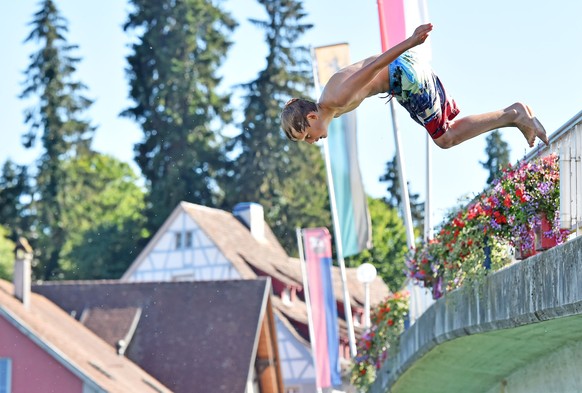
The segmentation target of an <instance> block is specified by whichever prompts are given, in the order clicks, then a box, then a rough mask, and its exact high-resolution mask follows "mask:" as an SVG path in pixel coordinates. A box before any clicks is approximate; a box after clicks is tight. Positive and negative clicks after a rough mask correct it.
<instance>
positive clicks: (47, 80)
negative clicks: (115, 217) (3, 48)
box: [21, 0, 94, 279]
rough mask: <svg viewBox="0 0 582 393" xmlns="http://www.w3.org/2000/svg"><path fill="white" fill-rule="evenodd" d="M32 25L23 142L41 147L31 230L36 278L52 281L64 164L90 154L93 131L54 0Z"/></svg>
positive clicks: (60, 235) (60, 236)
mask: <svg viewBox="0 0 582 393" xmlns="http://www.w3.org/2000/svg"><path fill="white" fill-rule="evenodd" d="M31 25H32V31H31V33H30V35H29V36H28V37H27V38H26V42H34V43H37V44H38V45H39V47H40V48H39V50H38V51H37V52H36V53H33V54H32V55H31V56H30V60H31V63H30V65H29V66H28V68H27V69H26V72H25V75H26V81H25V83H24V90H23V92H22V95H21V98H23V99H33V98H36V99H37V102H36V103H35V104H33V105H32V106H31V107H30V109H28V110H27V111H26V112H25V122H26V124H27V125H28V126H29V131H28V132H27V133H26V134H25V135H24V138H23V143H24V146H25V147H32V146H33V145H34V144H35V142H36V140H37V138H38V137H39V136H40V139H41V144H42V148H43V153H42V155H41V157H40V159H39V160H38V168H37V172H36V173H35V174H34V180H35V181H34V187H35V191H36V193H35V195H34V201H35V203H34V205H33V209H34V213H35V217H36V220H35V222H34V223H33V224H32V225H33V226H34V229H35V231H36V233H37V234H38V240H37V241H36V242H34V243H36V245H35V247H34V248H35V250H36V252H37V257H38V258H39V260H40V263H39V264H38V265H37V269H36V273H37V275H38V276H39V277H41V278H44V279H50V278H54V277H53V274H54V272H55V271H57V270H58V268H59V254H60V251H61V249H62V247H63V245H64V244H65V242H66V236H67V229H66V228H65V227H64V225H63V220H62V218H63V214H64V211H63V209H62V205H61V204H60V201H59V199H58V198H59V195H62V189H63V182H64V181H65V180H66V178H67V173H66V171H65V170H64V168H63V161H64V160H66V159H67V158H70V157H75V156H76V155H79V154H85V153H87V152H88V150H89V148H90V144H91V140H92V136H93V132H94V128H93V127H92V126H91V125H90V124H89V122H88V121H86V120H84V119H83V118H82V114H83V112H84V111H85V110H87V109H88V108H89V107H90V105H91V104H92V102H91V100H89V99H87V98H86V97H84V96H83V95H82V92H83V90H84V89H85V86H84V85H83V84H82V83H79V82H78V81H76V80H75V79H74V77H73V75H74V73H75V71H76V64H77V63H78V61H79V58H76V57H73V56H72V55H71V52H72V51H73V50H74V49H76V46H74V45H70V44H69V43H68V42H67V40H66V33H67V21H66V20H65V19H64V18H63V17H62V16H61V15H60V13H59V11H58V10H57V8H56V6H55V4H54V2H53V1H52V0H44V1H42V2H41V3H40V10H39V11H38V12H37V13H36V14H34V17H33V20H32V22H31ZM31 240H32V239H31Z"/></svg>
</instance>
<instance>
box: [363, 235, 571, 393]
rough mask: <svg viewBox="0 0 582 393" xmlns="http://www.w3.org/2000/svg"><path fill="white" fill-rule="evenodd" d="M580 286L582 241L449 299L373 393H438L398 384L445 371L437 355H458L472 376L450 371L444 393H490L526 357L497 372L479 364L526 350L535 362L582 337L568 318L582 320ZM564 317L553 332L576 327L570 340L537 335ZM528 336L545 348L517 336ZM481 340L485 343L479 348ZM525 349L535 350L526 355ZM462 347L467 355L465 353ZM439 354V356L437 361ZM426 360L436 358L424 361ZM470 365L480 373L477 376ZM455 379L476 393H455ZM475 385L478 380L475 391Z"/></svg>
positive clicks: (408, 339) (412, 331)
mask: <svg viewBox="0 0 582 393" xmlns="http://www.w3.org/2000/svg"><path fill="white" fill-rule="evenodd" d="M580 284H582V238H577V239H574V240H572V241H570V242H568V243H566V244H563V245H561V246H558V247H555V248H553V249H551V250H548V251H545V252H543V253H540V254H538V255H536V256H534V257H531V258H529V259H527V260H525V261H521V262H519V263H516V264H514V265H512V266H510V267H507V268H505V269H503V270H501V271H498V272H496V273H494V274H492V275H491V276H489V277H488V278H487V279H486V280H485V281H484V282H483V283H482V284H481V285H479V286H478V287H476V288H461V289H459V290H457V291H454V292H452V293H450V294H448V295H446V296H445V297H444V298H441V299H439V300H438V301H437V302H436V303H435V304H434V305H433V306H432V307H430V308H429V309H428V310H427V311H426V312H425V313H424V314H423V315H422V316H421V317H420V318H419V319H418V320H417V321H416V323H415V324H414V325H413V326H411V327H410V328H409V329H408V330H407V331H406V332H404V333H403V335H402V337H401V342H400V348H399V352H398V354H397V355H392V356H391V357H390V358H389V359H388V361H387V362H386V363H385V364H384V366H383V367H382V368H381V369H380V370H379V372H378V376H377V379H376V382H375V383H374V385H373V386H372V387H371V389H370V392H373V393H377V392H382V393H384V392H394V393H396V392H409V391H410V392H413V391H416V392H420V391H426V392H428V391H430V392H436V391H437V390H438V389H432V388H430V386H431V385H430V384H431V383H433V382H434V381H432V382H431V381H430V380H428V381H426V382H427V384H428V385H426V386H427V387H428V388H427V389H426V390H419V389H421V388H422V384H420V385H419V384H416V385H415V386H414V387H413V386H410V385H411V384H401V383H398V382H399V380H400V379H405V380H407V381H411V380H415V373H418V377H422V378H425V377H426V373H427V372H428V370H431V371H430V372H432V373H435V372H437V371H438V370H439V369H440V367H442V365H440V366H438V367H437V364H435V362H437V363H438V362H439V361H440V360H438V359H439V356H440V358H443V359H444V358H446V356H447V351H448V350H449V351H454V352H455V354H456V355H455V356H457V358H458V357H459V356H462V357H463V359H464V360H463V361H464V362H465V363H466V364H464V365H459V366H458V367H457V369H458V371H459V372H461V371H462V372H463V373H464V374H467V372H468V371H469V374H470V375H465V376H461V375H459V376H457V375H456V374H455V370H452V371H451V370H449V369H448V366H447V370H446V371H447V373H448V375H449V376H448V379H447V381H449V382H450V383H449V382H447V387H446V389H443V390H442V391H446V392H454V391H465V392H467V391H471V392H479V391H483V392H486V391H487V390H488V389H489V388H490V387H491V386H492V384H494V383H495V382H496V381H498V379H499V378H501V377H503V376H507V375H509V374H511V373H512V372H513V371H515V369H516V367H518V366H523V362H524V361H527V359H525V358H520V357H519V356H515V359H516V360H515V361H507V362H505V363H504V366H503V367H501V368H499V367H498V368H496V369H495V372H485V371H482V369H483V366H487V365H486V364H483V363H484V362H483V360H482V359H486V358H490V357H491V356H493V354H494V353H495V356H503V353H504V349H503V348H506V350H505V352H506V353H507V354H509V355H511V353H512V351H520V350H523V351H524V353H525V352H527V353H528V354H529V355H532V356H533V355H534V354H535V353H536V352H535V351H538V354H539V353H541V352H540V351H542V352H543V351H546V352H547V351H548V350H549V348H557V347H558V346H560V345H562V344H563V343H562V342H561V341H560V340H564V342H567V340H573V339H582V318H574V319H573V318H564V317H575V316H582V285H580ZM559 318H564V319H563V320H560V321H557V322H554V323H552V324H551V325H547V326H551V327H552V329H554V330H559V326H558V325H559V323H564V324H567V327H568V328H569V327H571V326H574V328H573V329H571V330H572V333H571V336H563V337H560V335H558V334H556V336H555V337H554V336H553V335H552V334H553V332H554V330H551V331H550V332H549V333H548V332H547V329H544V331H546V333H547V334H546V335H545V336H544V334H542V333H543V331H542V333H540V331H539V329H540V327H543V326H542V325H539V324H543V323H544V322H545V321H553V320H555V319H559ZM578 324H579V327H577V326H578ZM537 325H539V326H537ZM520 327H521V329H519V328H520ZM534 328H535V329H534ZM515 329H518V330H515ZM564 329H566V325H564ZM501 330H503V331H502V332H499V331H501ZM568 331H570V330H568ZM577 331H580V333H577ZM497 333H499V334H497ZM516 333H519V334H516ZM528 334H530V335H534V334H535V337H538V338H537V339H538V340H542V342H539V343H535V344H536V345H533V346H532V343H531V342H530V343H527V342H524V340H523V339H521V340H520V339H519V336H520V335H522V336H526V335H528ZM540 334H542V335H541V336H540ZM578 334H580V337H578ZM472 336H474V339H475V341H473V342H471V341H469V340H468V339H469V338H471V339H472ZM574 336H575V337H574ZM532 337H533V336H532ZM540 337H541V338H540ZM544 337H545V338H544ZM545 339H547V340H550V339H551V340H553V341H552V342H551V345H549V343H548V345H545V343H544V342H543V340H545ZM499 340H502V341H503V345H504V347H503V348H498V347H497V346H498V345H497V344H498V342H499ZM455 341H458V342H456V343H454V342H455ZM477 342H479V343H480V344H479V345H475V344H476V343H477ZM461 343H462V344H463V345H460V344H461ZM453 344H454V345H453ZM526 345H529V346H530V347H531V348H528V349H527V350H524V348H525V346H526ZM481 347H482V348H481ZM464 348H466V349H467V351H470V352H468V353H464V352H463V351H464V350H465V349H464ZM435 351H436V352H435ZM439 351H440V352H439ZM487 351H490V352H491V353H488V352H487ZM437 352H439V353H441V355H439V356H435V355H436V354H437ZM429 354H430V355H431V356H427V355H429ZM480 359H481V360H480ZM441 360H442V359H441ZM449 360H450V359H449ZM447 364H448V363H447ZM471 367H473V368H476V370H475V372H474V373H472V372H471V370H473V368H471ZM453 368H454V367H453ZM444 372H445V370H443V373H444ZM423 373H424V374H423ZM479 376H482V378H479ZM416 379H419V378H416ZM455 379H458V380H459V383H458V385H459V389H460V387H461V386H462V389H469V388H470V389H471V390H456V388H455V386H456V385H455V382H454V380H455ZM471 379H473V380H474V385H475V387H474V388H473V387H472V382H471ZM403 385H409V386H403ZM433 387H434V386H433ZM411 389H416V390H411Z"/></svg>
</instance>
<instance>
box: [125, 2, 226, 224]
mask: <svg viewBox="0 0 582 393" xmlns="http://www.w3.org/2000/svg"><path fill="white" fill-rule="evenodd" d="M130 3H131V5H132V6H133V10H132V12H131V13H130V15H129V17H128V21H127V23H126V24H125V26H124V29H125V30H126V31H135V32H137V33H138V34H139V37H138V38H137V40H136V43H135V44H133V45H132V53H131V54H130V55H129V56H128V57H127V61H128V63H129V69H128V76H129V81H130V95H131V97H132V99H133V101H134V103H135V105H134V106H132V107H130V108H128V109H127V110H126V111H124V115H126V116H128V117H131V118H134V119H135V120H136V121H137V122H138V123H139V124H140V126H141V128H142V130H143V133H144V140H143V142H141V143H139V144H138V145H136V146H135V152H136V162H137V164H138V165H139V167H140V168H141V171H142V174H143V175H144V176H145V178H146V182H147V183H146V185H147V186H148V188H149V194H148V212H147V218H148V227H149V228H150V229H152V230H157V229H158V227H159V226H160V225H161V223H162V222H163V220H165V219H166V217H167V216H168V214H169V213H170V212H171V211H172V210H173V209H174V208H175V207H176V205H177V204H178V203H179V202H180V201H182V200H187V201H190V202H194V203H199V204H203V205H215V204H216V203H217V202H218V197H217V194H218V193H217V187H216V183H215V180H214V178H215V176H216V171H217V170H218V168H220V167H221V166H222V162H221V151H220V140H218V138H217V132H216V131H217V130H218V128H219V127H220V125H221V124H222V123H223V122H226V121H229V119H230V112H229V110H228V105H229V97H228V96H227V95H221V94H219V93H218V92H217V86H218V85H219V83H220V78H219V77H218V76H217V71H218V69H219V67H220V66H221V63H222V61H223V60H224V58H225V55H226V53H227V50H228V48H229V47H230V46H231V42H230V41H229V40H228V36H229V33H231V32H232V30H233V29H234V28H235V26H236V24H235V22H234V20H233V19H231V17H230V16H229V15H228V14H227V13H225V12H223V11H222V10H221V9H220V8H219V7H218V6H217V5H215V4H216V2H211V1H201V0H179V1H176V0H159V1H149V0H131V1H130Z"/></svg>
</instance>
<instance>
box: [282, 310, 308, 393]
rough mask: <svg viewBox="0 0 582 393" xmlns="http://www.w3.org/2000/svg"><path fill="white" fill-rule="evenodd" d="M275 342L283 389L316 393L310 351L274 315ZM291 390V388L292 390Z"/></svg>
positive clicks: (302, 392)
mask: <svg viewBox="0 0 582 393" xmlns="http://www.w3.org/2000/svg"><path fill="white" fill-rule="evenodd" d="M276 322H277V343H278V346H279V359H280V360H281V373H282V374H283V381H284V384H285V391H288V389H291V388H296V389H297V390H295V391H294V392H297V393H316V392H317V389H316V388H315V369H314V367H313V358H312V357H311V351H310V349H309V348H307V347H306V346H305V345H303V344H302V343H301V342H300V341H299V340H297V338H296V337H295V336H294V335H293V334H292V333H291V332H290V331H289V329H288V328H287V326H286V325H285V324H283V322H281V320H280V319H279V318H278V317H276ZM292 391H293V390H292Z"/></svg>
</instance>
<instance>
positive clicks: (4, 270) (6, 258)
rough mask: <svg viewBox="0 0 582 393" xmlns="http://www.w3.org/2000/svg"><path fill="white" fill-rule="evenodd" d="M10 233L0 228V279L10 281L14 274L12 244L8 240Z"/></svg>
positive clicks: (4, 228) (6, 229)
mask: <svg viewBox="0 0 582 393" xmlns="http://www.w3.org/2000/svg"><path fill="white" fill-rule="evenodd" d="M9 233H10V231H9V230H8V228H6V227H4V226H0V279H3V280H8V281H10V280H12V273H13V272H14V242H13V241H12V240H10V239H9V238H8V235H9Z"/></svg>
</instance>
